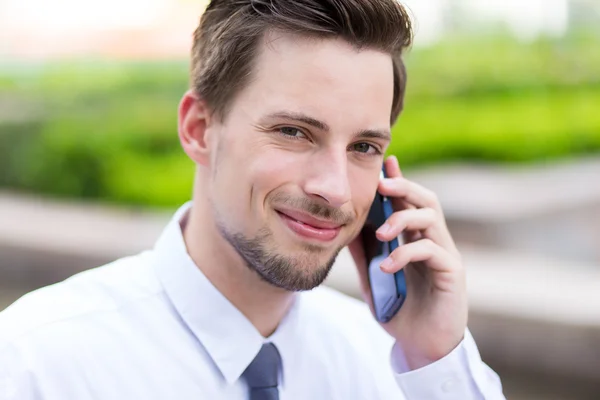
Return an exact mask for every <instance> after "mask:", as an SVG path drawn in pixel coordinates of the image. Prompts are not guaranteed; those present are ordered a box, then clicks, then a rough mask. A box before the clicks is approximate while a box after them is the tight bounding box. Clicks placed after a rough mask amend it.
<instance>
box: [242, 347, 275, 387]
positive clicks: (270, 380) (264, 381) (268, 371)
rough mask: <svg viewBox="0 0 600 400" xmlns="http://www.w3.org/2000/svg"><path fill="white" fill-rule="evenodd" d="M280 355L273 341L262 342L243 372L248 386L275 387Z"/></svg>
mask: <svg viewBox="0 0 600 400" xmlns="http://www.w3.org/2000/svg"><path fill="white" fill-rule="evenodd" d="M280 365H281V356H280V355H279V351H277V347H275V345H274V344H273V343H266V344H263V346H262V348H261V349H260V351H259V352H258V354H257V355H256V357H255V358H254V360H252V362H251V363H250V365H248V368H246V370H245V371H244V373H243V375H242V376H243V377H244V378H245V379H246V382H248V386H250V388H253V389H260V388H271V387H274V388H276V387H277V385H278V379H277V378H278V375H279V368H280Z"/></svg>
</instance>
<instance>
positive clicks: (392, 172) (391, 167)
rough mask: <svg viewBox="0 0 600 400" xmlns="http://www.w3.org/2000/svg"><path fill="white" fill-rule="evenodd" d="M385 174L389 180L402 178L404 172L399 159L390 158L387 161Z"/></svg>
mask: <svg viewBox="0 0 600 400" xmlns="http://www.w3.org/2000/svg"><path fill="white" fill-rule="evenodd" d="M385 173H386V175H387V176H388V177H389V178H396V177H401V176H402V171H401V170H400V163H399V162H398V158H396V156H389V157H388V158H386V160H385Z"/></svg>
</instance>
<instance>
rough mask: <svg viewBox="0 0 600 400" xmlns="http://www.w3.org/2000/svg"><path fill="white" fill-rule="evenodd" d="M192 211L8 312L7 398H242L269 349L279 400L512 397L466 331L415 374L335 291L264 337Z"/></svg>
mask: <svg viewBox="0 0 600 400" xmlns="http://www.w3.org/2000/svg"><path fill="white" fill-rule="evenodd" d="M188 208H189V204H188V205H186V206H184V207H182V208H181V209H180V210H179V211H178V212H177V214H176V215H175V217H174V218H173V220H172V221H171V222H170V224H169V225H168V226H167V228H166V229H165V231H164V232H163V234H162V236H161V237H160V239H159V240H158V242H157V243H156V245H155V247H154V249H153V250H151V251H147V252H143V253H141V254H139V255H136V256H133V257H128V258H124V259H121V260H118V261H116V262H114V263H111V264H108V265H106V266H103V267H100V268H96V269H93V270H90V271H86V272H83V273H80V274H78V275H75V276H73V277H71V278H69V279H67V280H66V281H64V282H61V283H58V284H55V285H52V286H49V287H46V288H42V289H39V290H37V291H34V292H32V293H30V294H27V295H25V296H24V297H22V298H21V299H20V300H18V301H17V302H16V303H15V304H13V305H12V306H10V307H9V308H7V309H6V310H5V311H3V312H1V313H0V399H1V400H9V399H10V400H12V399H18V400H120V399H123V400H132V399H144V400H159V399H160V400H164V399H177V400H187V399H189V400H192V399H193V400H200V399H207V400H219V399H226V400H238V399H239V400H242V399H247V398H248V389H247V387H246V385H245V383H244V381H243V379H241V378H240V377H241V375H242V372H243V371H244V370H245V369H246V367H247V366H248V365H249V364H250V362H251V361H252V360H253V359H254V357H255V356H256V354H258V351H259V350H260V348H261V346H262V344H263V343H265V342H273V343H274V344H275V345H276V346H277V348H278V350H279V352H280V354H281V357H282V371H280V377H281V379H280V382H281V384H280V387H279V392H280V399H281V400H307V399H311V400H312V399H324V400H325V399H326V400H351V399H356V400H376V399H393V400H402V399H415V400H429V399H432V400H434V399H444V400H469V399H504V396H503V395H502V389H501V385H500V380H499V379H498V377H497V375H496V374H495V373H494V372H493V371H492V370H491V369H490V368H489V367H487V366H486V365H485V364H484V363H483V362H482V361H481V359H480V356H479V353H478V351H477V348H476V346H475V343H474V342H473V339H472V337H471V335H470V334H469V332H468V331H467V332H466V335H465V339H464V340H463V342H462V343H461V344H460V345H459V346H458V347H457V348H456V349H455V350H454V351H453V352H451V353H450V354H449V355H448V356H446V357H445V358H443V359H441V360H439V361H437V362H435V363H433V364H431V365H429V366H426V367H424V368H421V369H418V370H415V371H408V372H407V371H404V370H403V368H402V362H401V361H402V354H401V351H400V350H399V348H398V347H393V340H392V339H391V338H390V337H389V336H388V335H387V333H385V331H384V330H383V329H382V328H381V327H380V326H379V325H378V324H377V322H376V321H375V319H374V318H373V317H372V315H371V313H370V311H369V309H368V307H367V306H366V305H365V304H364V303H362V302H360V301H358V300H355V299H353V298H350V297H348V296H345V295H343V294H341V293H338V292H336V291H334V290H332V289H329V288H326V287H320V288H317V289H315V290H312V291H310V292H303V293H299V294H298V295H297V297H296V301H295V303H294V306H293V307H292V309H291V311H290V312H289V313H288V315H287V316H286V317H285V318H284V320H283V321H282V322H281V324H280V326H279V327H278V328H277V330H276V332H275V333H274V334H273V335H272V336H271V337H269V338H268V339H265V338H263V337H262V336H261V335H260V334H259V333H258V331H257V330H256V329H255V328H254V326H253V325H252V324H251V323H250V322H249V321H248V320H247V319H246V318H245V317H244V316H243V315H242V314H241V313H240V311H239V310H237V309H236V308H235V307H234V306H233V305H232V304H231V303H230V302H229V301H228V300H227V299H226V298H225V297H224V296H223V295H222V294H221V293H220V292H219V291H218V290H217V289H216V288H215V287H214V286H213V285H212V284H211V283H210V281H209V280H208V279H207V278H206V277H205V276H204V275H203V274H202V272H201V271H200V269H199V268H197V266H196V265H195V264H194V262H193V261H192V260H191V258H190V257H189V255H188V254H187V251H186V247H185V244H184V241H183V236H182V232H181V227H180V220H181V219H182V218H183V217H184V216H185V215H186V212H187V210H188Z"/></svg>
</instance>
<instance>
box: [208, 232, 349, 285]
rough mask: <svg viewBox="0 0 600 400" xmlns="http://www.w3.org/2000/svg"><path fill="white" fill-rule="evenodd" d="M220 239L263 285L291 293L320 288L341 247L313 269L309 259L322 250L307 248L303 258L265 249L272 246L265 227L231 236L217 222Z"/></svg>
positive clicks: (308, 246) (316, 247)
mask: <svg viewBox="0 0 600 400" xmlns="http://www.w3.org/2000/svg"><path fill="white" fill-rule="evenodd" d="M217 228H218V230H219V232H220V234H221V236H222V237H223V238H224V239H225V240H226V241H227V242H228V243H229V244H230V245H231V246H232V247H233V248H234V249H235V250H236V252H237V253H238V254H239V255H240V257H241V258H242V259H243V260H244V262H245V264H246V265H247V266H248V268H250V269H251V270H253V271H254V272H256V273H257V274H258V276H259V277H260V278H261V279H262V280H263V281H265V282H267V283H269V284H271V285H273V286H276V287H278V288H281V289H285V290H287V291H291V292H299V291H307V290H312V289H314V288H316V287H317V286H319V285H321V284H322V283H323V282H324V281H325V279H326V278H327V276H328V275H329V272H330V271H331V268H332V267H333V264H334V263H335V260H336V258H337V256H338V254H339V252H340V251H341V250H342V248H339V249H337V250H336V251H335V252H334V254H333V256H332V257H331V258H330V259H329V260H328V261H327V262H326V263H324V264H322V265H318V266H316V267H315V265H314V264H312V265H311V259H313V258H316V257H315V256H318V255H319V254H318V253H319V252H323V251H326V250H325V249H324V248H321V247H318V246H314V245H306V246H304V251H305V252H306V257H302V256H284V255H282V254H278V253H276V252H275V251H273V250H269V249H268V244H269V243H273V240H272V239H273V233H272V232H271V231H270V230H268V229H267V228H261V229H260V230H259V231H258V233H257V235H256V236H255V237H253V238H248V237H246V236H245V235H243V234H241V233H232V232H231V231H230V230H229V229H227V228H226V227H225V225H224V224H222V223H217Z"/></svg>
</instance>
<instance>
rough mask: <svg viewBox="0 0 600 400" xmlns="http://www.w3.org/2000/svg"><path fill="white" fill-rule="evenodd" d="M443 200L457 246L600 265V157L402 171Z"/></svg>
mask: <svg viewBox="0 0 600 400" xmlns="http://www.w3.org/2000/svg"><path fill="white" fill-rule="evenodd" d="M407 177H408V178H410V179H412V180H414V181H416V182H419V183H420V184H422V185H424V186H425V187H428V188H430V189H431V190H433V191H434V192H435V193H436V194H437V195H438V196H439V198H440V201H441V203H442V206H443V208H444V211H445V213H446V217H447V221H448V226H449V227H450V230H451V231H452V234H453V235H454V238H455V239H456V241H457V242H460V243H472V244H476V245H480V246H493V247H495V248H498V249H506V250H510V251H514V250H517V251H520V252H525V253H539V254H545V255H549V256H551V257H557V258H562V259H565V260H576V261H581V262H582V263H588V264H596V265H600V245H599V243H600V156H593V157H589V158H586V159H575V160H564V161H561V162H553V163H551V164H535V165H517V166H510V167H507V166H489V165H486V166H482V165H461V164H454V165H446V166H435V167H432V168H428V169H422V170H419V171H414V172H409V173H407Z"/></svg>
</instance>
